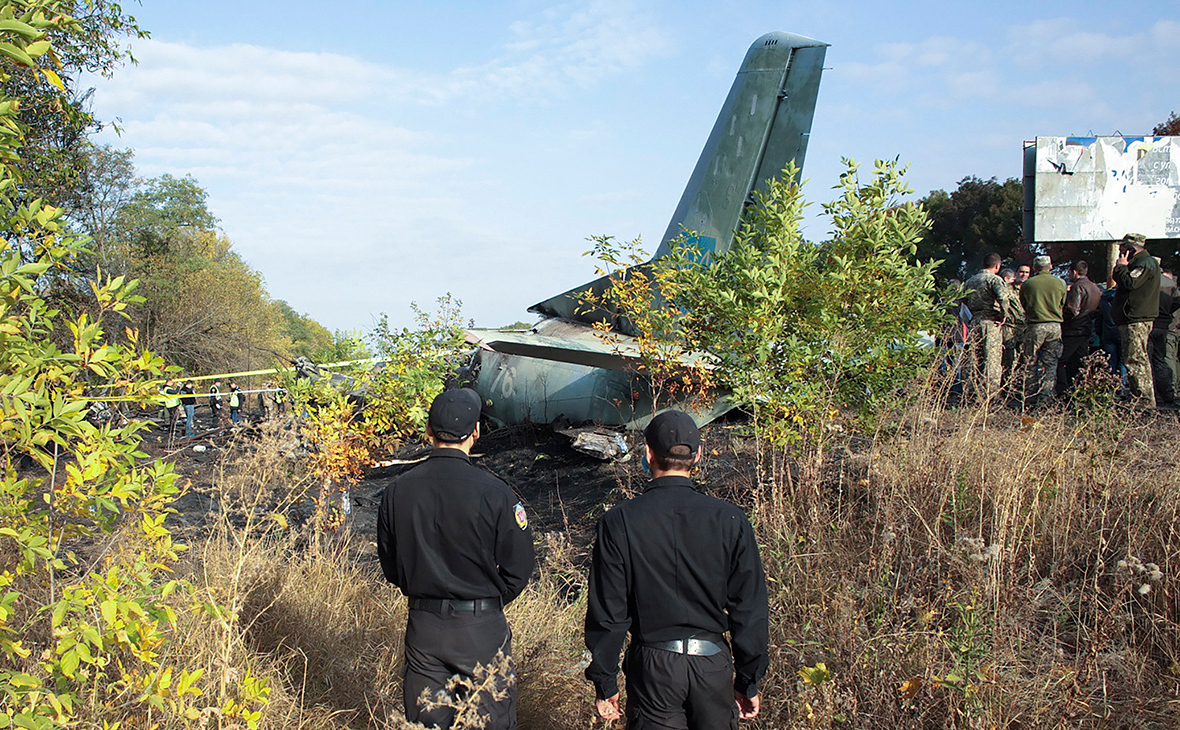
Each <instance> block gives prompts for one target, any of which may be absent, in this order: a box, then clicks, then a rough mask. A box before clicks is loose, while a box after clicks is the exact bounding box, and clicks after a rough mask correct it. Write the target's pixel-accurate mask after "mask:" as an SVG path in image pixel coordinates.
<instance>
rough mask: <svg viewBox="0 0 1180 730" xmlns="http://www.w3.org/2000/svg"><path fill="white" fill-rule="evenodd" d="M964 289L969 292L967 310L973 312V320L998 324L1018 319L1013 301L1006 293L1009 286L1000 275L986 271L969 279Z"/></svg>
mask: <svg viewBox="0 0 1180 730" xmlns="http://www.w3.org/2000/svg"><path fill="white" fill-rule="evenodd" d="M963 288H964V289H967V290H968V294H967V308H968V309H970V310H971V316H972V317H973V318H975V319H991V320H995V321H997V322H998V321H999V320H1002V319H1008V318H1012V319H1015V318H1016V311H1015V308H1014V307H1013V306H1012V299H1011V297H1010V296H1009V294H1008V292H1007V291H1006V289H1007V288H1008V285H1007V284H1005V283H1004V280H1003V279H1001V278H1000V277H999V275H997V274H993V273H992V272H990V271H988V270H987V269H984V270H983V271H980V272H979V273H978V274H976V275H975V276H972V277H971V278H970V279H968V280H967V283H966V284H964V285H963Z"/></svg>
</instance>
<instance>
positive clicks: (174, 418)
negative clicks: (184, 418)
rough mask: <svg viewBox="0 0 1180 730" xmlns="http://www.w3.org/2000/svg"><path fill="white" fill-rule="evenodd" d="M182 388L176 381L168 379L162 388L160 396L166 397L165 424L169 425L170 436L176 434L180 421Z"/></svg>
mask: <svg viewBox="0 0 1180 730" xmlns="http://www.w3.org/2000/svg"><path fill="white" fill-rule="evenodd" d="M179 394H180V388H179V387H177V385H176V381H175V380H173V379H172V378H168V379H167V380H165V381H164V385H162V386H161V387H160V395H162V396H164V422H165V423H166V424H167V429H168V436H169V437H171V436H172V435H173V434H175V433H176V426H177V424H178V423H179V421H180V395H179Z"/></svg>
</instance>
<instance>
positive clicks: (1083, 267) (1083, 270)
mask: <svg viewBox="0 0 1180 730" xmlns="http://www.w3.org/2000/svg"><path fill="white" fill-rule="evenodd" d="M1069 270H1070V271H1076V272H1078V273H1079V274H1081V275H1082V276H1085V275H1086V274H1088V273H1090V264H1088V263H1086V262H1085V261H1083V260H1082V259H1078V260H1077V261H1074V262H1073V263H1072V264H1070V265H1069Z"/></svg>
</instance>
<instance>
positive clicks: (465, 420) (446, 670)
mask: <svg viewBox="0 0 1180 730" xmlns="http://www.w3.org/2000/svg"><path fill="white" fill-rule="evenodd" d="M480 405H481V401H480V398H479V395H477V394H476V392H475V391H473V390H471V389H469V388H462V389H459V390H448V391H444V392H443V393H441V394H440V395H439V396H438V397H437V398H435V399H434V402H433V403H432V404H431V406H430V417H429V421H428V424H427V426H426V433H427V435H428V436H429V437H430V438H431V439H432V440H433V442H434V451H433V452H431V454H430V457H429V458H427V459H426V461H425V462H424V463H422V464H420V465H418V466H416V467H414V468H413V469H411V470H410V471H408V472H406V473H405V474H402V475H401V476H399V477H398V478H397V479H395V480H394V482H393V483H392V484H390V485H389V487H388V488H386V490H385V494H384V495H383V497H382V499H381V506H380V508H379V509H378V513H377V555H378V557H379V558H380V559H381V569H382V571H384V573H385V577H386V579H388V580H389V582H390V583H393V584H394V585H396V586H397V587H398V588H400V589H401V591H402V593H404V594H405V595H406V596H408V597H409V617H408V619H407V621H406V666H405V675H404V677H403V683H402V689H403V692H404V702H405V710H406V718H407V719H409V720H410V721H412V722H419V723H422V724H423V725H427V726H433V727H443V728H446V727H450V726H451V722H452V721H453V719H454V711H453V710H452V709H450V708H438V709H435V710H433V711H431V712H425V711H423V710H422V709H421V708H420V707H419V705H418V698H419V697H420V696H421V695H422V692H423V691H424V690H428V691H429V693H430V694H431V695H434V694H436V693H437V692H439V691H440V690H442V689H443V688H444V687H445V685H446V683H447V680H448V679H450V678H451V677H452V676H455V675H460V676H465V677H471V676H473V670H474V668H475V665H477V664H481V665H485V666H486V665H487V664H489V663H490V662H492V660H493V659H495V657H496V653H497V652H499V651H501V650H502V651H503V652H504V654H505V655H510V653H511V651H512V632H511V630H510V629H509V628H508V622H507V620H506V619H505V618H504V611H503V607H504V606H505V605H507V604H508V603H509V602H510V601H512V599H514V598H516V597H517V596H518V595H520V592H521V591H522V590H524V587H525V584H527V583H528V580H529V576H530V575H531V574H532V572H533V535H532V531H531V530H529V526H528V518H527V517H526V515H525V511H524V505H522V504H521V502H520V500H518V499H517V497H516V496H515V495H514V494H513V493H512V490H511V489H509V488H508V485H507V484H505V483H504V482H502V481H501V480H499V479H497V478H496V477H495V476H493V475H491V474H489V473H488V472H486V471H484V470H482V469H479V468H478V467H475V466H473V465H472V464H471V460H470V458H469V454H470V453H471V447H472V446H474V445H475V441H476V439H478V438H479V411H480ZM509 681H511V682H513V684H514V678H509V679H508V681H505V682H504V683H502V684H501V685H500V686H502V687H503V686H505V685H507V684H508V682H509ZM482 713H483V714H485V715H487V716H488V717H489V721H488V723H487V725H486V727H487V728H497V729H502V728H515V727H516V690H515V687H514V686H508V687H507V696H506V697H505V698H504V699H503V700H501V701H499V702H492V701H491V700H490V698H488V697H484V698H483V700H482Z"/></svg>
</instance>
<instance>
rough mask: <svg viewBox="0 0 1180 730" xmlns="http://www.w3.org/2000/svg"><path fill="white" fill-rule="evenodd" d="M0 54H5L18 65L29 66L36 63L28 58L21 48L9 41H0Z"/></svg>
mask: <svg viewBox="0 0 1180 730" xmlns="http://www.w3.org/2000/svg"><path fill="white" fill-rule="evenodd" d="M0 56H7V57H8V58H11V59H12V60H13V61H16V62H17V63H19V64H20V65H22V66H28V67H30V68H32V67H33V66H36V65H37V64H36V63H34V62H33V59H32V58H29V54H27V53H25V52H24V51H23V50H21V49H20V48H17V47H16V46H14V45H12V44H11V43H6V42H3V41H0Z"/></svg>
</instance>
